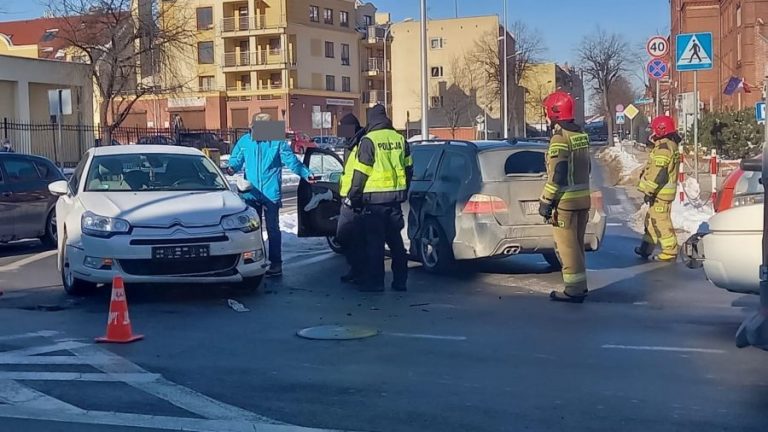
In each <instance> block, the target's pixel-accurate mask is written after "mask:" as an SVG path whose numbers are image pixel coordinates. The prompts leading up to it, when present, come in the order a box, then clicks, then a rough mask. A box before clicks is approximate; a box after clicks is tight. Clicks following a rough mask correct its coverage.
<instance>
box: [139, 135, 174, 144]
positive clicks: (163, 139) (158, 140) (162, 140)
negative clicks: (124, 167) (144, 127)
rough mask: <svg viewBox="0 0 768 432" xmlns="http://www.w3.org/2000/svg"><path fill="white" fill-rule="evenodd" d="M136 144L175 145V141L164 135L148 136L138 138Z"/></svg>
mask: <svg viewBox="0 0 768 432" xmlns="http://www.w3.org/2000/svg"><path fill="white" fill-rule="evenodd" d="M136 144H144V145H147V144H155V145H176V140H175V139H173V138H171V137H169V136H165V135H149V136H144V137H141V138H139V140H138V141H136Z"/></svg>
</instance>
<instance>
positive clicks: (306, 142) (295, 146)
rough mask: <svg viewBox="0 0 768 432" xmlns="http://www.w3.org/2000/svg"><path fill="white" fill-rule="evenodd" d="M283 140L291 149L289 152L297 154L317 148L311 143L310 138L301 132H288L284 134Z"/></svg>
mask: <svg viewBox="0 0 768 432" xmlns="http://www.w3.org/2000/svg"><path fill="white" fill-rule="evenodd" d="M285 138H286V140H288V145H289V146H290V147H291V150H293V152H294V153H297V154H304V153H306V152H307V149H310V148H316V147H317V144H315V143H314V142H313V141H312V138H310V137H309V135H307V134H305V133H303V132H293V131H288V132H286V133H285Z"/></svg>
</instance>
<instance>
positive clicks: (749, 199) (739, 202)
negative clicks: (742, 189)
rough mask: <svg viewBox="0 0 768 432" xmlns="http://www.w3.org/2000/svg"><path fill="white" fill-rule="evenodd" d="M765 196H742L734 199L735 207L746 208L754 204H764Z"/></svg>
mask: <svg viewBox="0 0 768 432" xmlns="http://www.w3.org/2000/svg"><path fill="white" fill-rule="evenodd" d="M762 202H763V194H749V195H740V196H737V197H736V198H734V199H733V206H734V207H744V206H748V205H753V204H762Z"/></svg>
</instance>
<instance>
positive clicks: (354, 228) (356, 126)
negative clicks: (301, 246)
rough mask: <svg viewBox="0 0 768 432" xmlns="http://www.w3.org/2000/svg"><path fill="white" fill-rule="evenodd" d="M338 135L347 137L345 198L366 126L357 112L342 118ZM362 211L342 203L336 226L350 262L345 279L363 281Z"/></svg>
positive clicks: (345, 150) (341, 184) (343, 187)
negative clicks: (362, 124)
mask: <svg viewBox="0 0 768 432" xmlns="http://www.w3.org/2000/svg"><path fill="white" fill-rule="evenodd" d="M340 123H341V125H340V128H339V136H341V137H343V138H345V139H346V146H345V149H344V160H345V162H344V174H342V176H341V182H340V185H339V192H340V195H341V198H342V200H344V199H345V198H346V197H347V195H348V194H349V189H350V188H351V187H352V176H353V175H354V170H355V168H354V167H355V161H356V160H357V149H358V144H360V140H361V139H362V137H363V135H365V129H364V128H362V127H361V126H360V121H359V120H358V119H357V117H355V115H354V114H347V115H345V116H344V117H343V118H342V119H341V122H340ZM362 219H363V217H362V213H361V211H360V209H357V210H355V209H353V208H352V207H350V206H347V205H342V206H341V212H340V214H339V220H338V225H337V228H336V240H337V241H338V242H339V244H341V247H342V250H343V252H344V256H345V257H346V259H347V263H348V264H349V272H347V274H345V275H344V276H342V277H341V281H342V282H344V283H360V282H361V281H362V277H363V274H364V265H365V261H364V254H365V243H364V240H365V237H364V231H363V221H362Z"/></svg>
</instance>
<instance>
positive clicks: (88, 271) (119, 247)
mask: <svg viewBox="0 0 768 432" xmlns="http://www.w3.org/2000/svg"><path fill="white" fill-rule="evenodd" d="M152 231H157V230H143V232H142V230H137V229H135V230H134V233H133V234H132V235H118V236H114V237H111V238H98V237H90V236H82V239H81V241H80V242H79V243H78V244H68V245H66V247H67V257H68V259H69V263H70V268H71V270H72V271H73V272H74V274H75V277H77V278H78V279H82V280H85V281H88V282H94V283H110V282H112V279H113V278H114V277H115V276H121V277H122V278H123V280H124V281H125V282H128V283H194V284H198V283H199V284H203V283H237V282H242V281H243V280H244V279H246V278H251V277H257V276H261V275H263V274H264V273H265V272H266V269H267V266H268V265H267V261H266V257H265V253H264V241H263V240H262V238H261V231H260V230H257V231H255V232H252V233H243V232H240V231H226V232H224V231H222V230H221V229H218V230H217V231H208V232H201V231H200V230H193V231H196V232H194V233H190V232H184V231H182V230H181V229H176V230H175V231H173V232H169V233H163V234H159V233H157V232H152ZM150 233H151V235H148V234H150ZM224 238H226V240H224ZM191 239H201V241H200V242H199V243H197V242H194V240H191ZM206 239H207V240H206ZM137 240H139V243H142V244H136V243H137ZM147 243H149V244H147ZM191 244H194V245H198V244H207V245H209V247H210V255H209V256H208V257H205V258H190V259H184V258H182V259H175V260H167V261H160V260H157V259H153V258H152V248H153V247H155V246H176V245H185V246H186V245H191ZM244 254H247V255H244ZM246 257H247V258H248V259H245V258H246ZM94 259H96V260H104V259H107V260H111V266H102V267H101V268H93V267H92V266H87V265H86V261H90V262H92V261H94Z"/></svg>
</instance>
